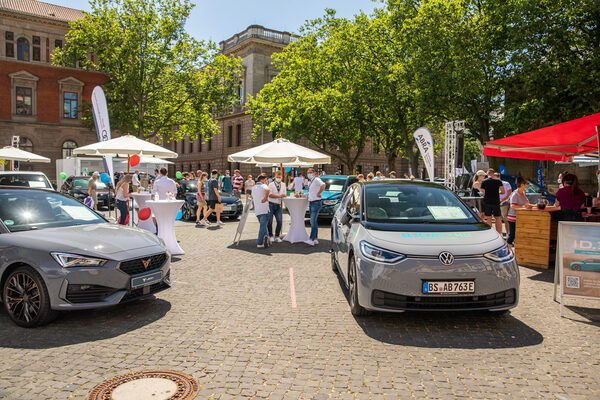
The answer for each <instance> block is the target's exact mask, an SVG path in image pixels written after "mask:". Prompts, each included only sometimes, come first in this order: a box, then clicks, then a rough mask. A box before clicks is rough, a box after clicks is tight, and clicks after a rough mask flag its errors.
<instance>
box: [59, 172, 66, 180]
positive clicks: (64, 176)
mask: <svg viewBox="0 0 600 400" xmlns="http://www.w3.org/2000/svg"><path fill="white" fill-rule="evenodd" d="M59 176H60V179H67V174H65V173H64V172H61V173H60V175H59Z"/></svg>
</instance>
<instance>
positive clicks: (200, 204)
mask: <svg viewBox="0 0 600 400" xmlns="http://www.w3.org/2000/svg"><path fill="white" fill-rule="evenodd" d="M207 177H208V173H206V172H201V173H200V175H198V182H197V183H196V186H197V187H198V193H196V205H197V209H196V225H198V224H202V218H201V215H206V201H207V200H208V199H207V198H206V182H205V181H206V180H208V179H207ZM206 222H208V221H206ZM203 225H207V224H203Z"/></svg>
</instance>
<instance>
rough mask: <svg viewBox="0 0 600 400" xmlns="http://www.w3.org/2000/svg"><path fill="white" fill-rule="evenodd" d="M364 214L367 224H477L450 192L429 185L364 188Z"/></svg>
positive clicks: (392, 185)
mask: <svg viewBox="0 0 600 400" xmlns="http://www.w3.org/2000/svg"><path fill="white" fill-rule="evenodd" d="M365 211H366V219H367V221H369V222H377V223H387V224H399V223H410V224H415V223H466V224H469V223H478V222H479V221H477V219H476V218H475V217H474V216H473V214H472V213H471V212H470V211H469V209H468V208H467V207H466V206H465V205H464V204H463V203H462V202H461V201H459V200H458V198H457V197H456V196H455V195H454V194H453V193H452V192H450V191H449V190H447V189H445V188H444V187H438V186H430V185H415V184H381V185H367V186H366V187H365Z"/></svg>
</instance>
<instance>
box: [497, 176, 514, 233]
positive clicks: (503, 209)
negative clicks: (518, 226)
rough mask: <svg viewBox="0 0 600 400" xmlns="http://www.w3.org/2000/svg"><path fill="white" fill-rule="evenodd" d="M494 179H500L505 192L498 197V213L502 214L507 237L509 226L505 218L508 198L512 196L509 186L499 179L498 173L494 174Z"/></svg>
mask: <svg viewBox="0 0 600 400" xmlns="http://www.w3.org/2000/svg"><path fill="white" fill-rule="evenodd" d="M494 178H496V179H500V182H502V186H504V190H505V191H506V193H504V194H503V195H502V196H500V213H501V214H502V221H504V229H506V235H508V231H509V226H508V219H507V218H508V209H509V208H510V196H511V195H512V187H511V186H510V183H508V182H506V181H503V180H502V179H501V176H500V173H499V172H494Z"/></svg>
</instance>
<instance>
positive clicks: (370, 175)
mask: <svg viewBox="0 0 600 400" xmlns="http://www.w3.org/2000/svg"><path fill="white" fill-rule="evenodd" d="M374 177H375V175H373V173H372V172H369V173H368V174H367V182H371V181H372V180H373V178H374Z"/></svg>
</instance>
